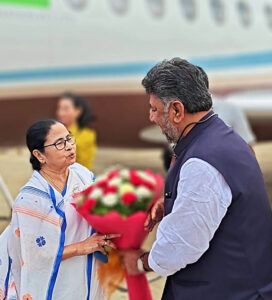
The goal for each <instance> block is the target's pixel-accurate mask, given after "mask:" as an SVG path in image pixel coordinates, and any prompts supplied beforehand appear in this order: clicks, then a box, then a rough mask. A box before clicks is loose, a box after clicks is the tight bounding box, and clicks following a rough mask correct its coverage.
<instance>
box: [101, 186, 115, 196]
mask: <svg viewBox="0 0 272 300" xmlns="http://www.w3.org/2000/svg"><path fill="white" fill-rule="evenodd" d="M110 193H113V194H115V193H117V187H116V186H113V185H112V186H107V187H106V188H105V190H104V195H107V194H110Z"/></svg>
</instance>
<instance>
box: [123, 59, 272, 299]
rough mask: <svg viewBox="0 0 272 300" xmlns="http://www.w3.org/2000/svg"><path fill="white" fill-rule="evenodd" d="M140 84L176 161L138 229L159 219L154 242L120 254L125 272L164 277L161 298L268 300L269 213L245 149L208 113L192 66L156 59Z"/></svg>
mask: <svg viewBox="0 0 272 300" xmlns="http://www.w3.org/2000/svg"><path fill="white" fill-rule="evenodd" d="M142 83H143V86H144V87H145V89H146V92H147V94H148V95H149V96H150V100H149V101H150V120H151V121H152V122H155V123H156V124H157V125H158V126H160V128H161V130H162V132H163V133H164V134H165V136H166V137H167V139H168V141H169V142H170V143H174V144H175V147H174V156H175V162H174V163H173V165H172V167H171V168H170V170H169V172H168V174H167V178H166V182H165V193H164V199H161V200H160V201H158V202H157V203H156V204H155V205H154V206H153V207H152V209H151V211H150V214H149V216H148V218H147V220H146V224H145V226H146V229H147V230H149V231H151V230H152V229H153V227H154V225H155V224H156V223H157V222H159V221H161V222H160V224H159V226H158V231H157V237H156V240H155V242H154V244H153V246H152V249H151V251H150V252H143V253H142V250H134V251H128V252H125V253H124V254H123V261H124V264H125V266H126V269H127V271H128V273H130V274H137V273H138V272H141V270H145V271H152V270H153V271H155V272H157V273H158V274H160V275H162V276H167V281H166V286H165V289H164V293H163V296H162V299H163V300H203V299H205V300H206V299H208V300H218V299H220V300H236V299H237V300H255V299H272V215H271V210H270V206H269V201H268V196H267V193H266V189H265V183H264V180H263V176H262V174H261V171H260V168H259V166H258V163H257V161H256V158H255V156H254V154H253V153H252V151H251V150H250V148H249V146H248V144H247V143H246V142H245V141H244V140H243V139H242V138H241V137H240V136H238V134H236V133H235V132H234V131H233V129H232V128H230V127H228V126H227V125H226V124H225V123H224V122H223V121H222V120H221V119H220V118H218V116H217V115H216V114H215V113H214V112H213V111H212V110H211V107H212V99H211V95H210V94H209V91H208V88H207V84H206V83H205V79H204V78H203V73H202V72H201V69H200V68H199V67H197V66H194V65H192V64H190V63H189V62H187V61H186V60H183V59H180V58H174V59H171V60H169V61H163V62H162V63H159V64H158V65H156V66H155V67H153V68H152V69H151V70H150V71H149V72H148V74H147V75H146V77H145V78H144V79H143V81H142ZM140 254H141V255H140Z"/></svg>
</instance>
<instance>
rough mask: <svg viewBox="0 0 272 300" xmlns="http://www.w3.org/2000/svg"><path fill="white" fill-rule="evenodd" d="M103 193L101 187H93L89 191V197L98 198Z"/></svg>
mask: <svg viewBox="0 0 272 300" xmlns="http://www.w3.org/2000/svg"><path fill="white" fill-rule="evenodd" d="M102 195H103V191H102V189H99V188H95V189H94V190H93V191H92V192H91V193H90V195H89V196H90V198H94V199H98V198H100V197H101V196H102Z"/></svg>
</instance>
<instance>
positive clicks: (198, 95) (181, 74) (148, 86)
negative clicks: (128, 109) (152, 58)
mask: <svg viewBox="0 0 272 300" xmlns="http://www.w3.org/2000/svg"><path fill="white" fill-rule="evenodd" d="M142 84H143V86H144V87H145V90H146V92H147V94H154V95H156V96H157V97H158V98H159V99H160V100H161V101H162V102H163V103H164V105H166V104H167V105H168V107H167V108H166V109H167V110H168V109H169V105H170V103H171V102H172V101H173V100H174V99H175V100H178V101H180V102H181V103H182V104H183V105H184V107H185V109H186V111H187V112H188V113H196V112H200V111H207V110H209V109H210V108H211V107H212V98H211V94H210V93H209V90H208V77H207V74H206V73H205V72H204V70H203V69H202V68H200V67H198V66H195V65H193V64H191V63H189V62H188V61H186V60H184V59H181V58H178V57H177V58H173V59H171V60H164V61H163V62H161V63H159V64H157V65H155V66H154V67H153V68H152V69H151V70H150V71H149V72H148V73H147V75H146V76H145V78H144V79H143V80H142Z"/></svg>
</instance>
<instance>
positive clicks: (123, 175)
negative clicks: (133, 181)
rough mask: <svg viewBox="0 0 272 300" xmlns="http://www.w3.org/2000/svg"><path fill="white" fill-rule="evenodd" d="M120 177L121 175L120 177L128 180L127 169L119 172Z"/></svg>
mask: <svg viewBox="0 0 272 300" xmlns="http://www.w3.org/2000/svg"><path fill="white" fill-rule="evenodd" d="M120 175H121V177H123V178H126V179H128V178H129V170H128V169H122V170H120Z"/></svg>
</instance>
